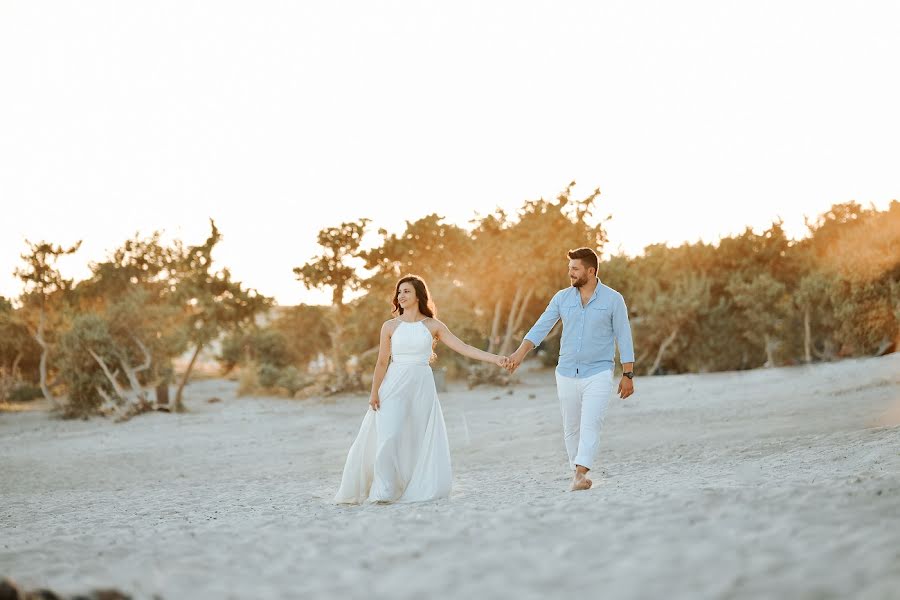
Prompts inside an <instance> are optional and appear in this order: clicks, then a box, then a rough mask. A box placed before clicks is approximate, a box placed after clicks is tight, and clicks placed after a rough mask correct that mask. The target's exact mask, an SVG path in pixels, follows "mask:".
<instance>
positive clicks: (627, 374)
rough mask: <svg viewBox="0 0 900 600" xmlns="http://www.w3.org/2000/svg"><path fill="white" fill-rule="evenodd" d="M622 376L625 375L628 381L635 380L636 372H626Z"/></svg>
mask: <svg viewBox="0 0 900 600" xmlns="http://www.w3.org/2000/svg"><path fill="white" fill-rule="evenodd" d="M622 375H624V376H625V377H627V378H628V379H634V371H625V372H624V373H622Z"/></svg>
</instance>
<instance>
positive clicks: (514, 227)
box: [0, 183, 900, 414]
mask: <svg viewBox="0 0 900 600" xmlns="http://www.w3.org/2000/svg"><path fill="white" fill-rule="evenodd" d="M573 186H574V183H573V184H570V185H569V186H568V187H567V188H566V189H565V190H564V191H563V192H562V193H561V194H560V195H559V196H557V197H556V198H554V199H552V200H544V199H540V200H534V201H527V202H525V203H524V204H523V206H522V207H521V208H520V209H519V210H518V211H516V213H515V214H508V213H506V212H504V211H501V210H497V211H494V212H492V213H490V214H488V215H486V216H480V217H476V218H475V219H473V221H472V222H471V226H470V227H469V228H462V227H458V226H456V225H453V224H449V223H445V222H444V221H443V219H442V218H441V217H440V216H438V215H434V214H433V215H429V216H426V217H423V218H421V219H419V220H417V221H411V222H407V225H406V229H405V230H404V231H403V232H400V233H395V234H391V233H388V232H386V231H384V230H379V231H378V234H379V235H380V242H379V244H378V245H377V247H375V248H373V249H369V250H363V249H362V238H363V236H364V234H365V233H366V232H367V230H368V228H369V224H370V221H369V220H368V219H360V220H359V221H356V222H350V223H342V224H341V225H339V226H335V227H329V228H326V229H323V230H322V231H321V232H320V233H319V236H318V242H319V245H320V246H321V253H320V255H319V256H316V257H314V258H313V259H312V260H310V261H309V262H308V263H306V264H303V265H299V266H297V267H296V268H295V269H294V277H295V278H296V279H297V280H298V282H299V284H302V285H304V286H307V287H309V288H320V289H327V290H329V291H330V292H331V295H332V305H331V306H327V307H323V306H306V305H300V306H295V307H273V306H272V302H271V299H269V298H265V297H264V296H261V295H259V294H257V293H256V292H254V291H253V290H247V289H245V288H244V287H243V286H242V285H241V284H240V283H239V282H235V281H232V279H231V277H230V274H229V273H228V271H227V269H219V270H214V269H213V268H212V259H211V256H210V253H211V251H212V248H213V247H214V246H215V244H216V243H217V242H218V241H219V239H220V234H219V232H218V230H217V229H216V228H215V225H213V228H212V233H211V235H210V237H209V239H207V240H206V241H205V242H204V243H203V244H200V245H198V246H184V245H182V244H181V243H180V242H176V243H175V244H173V245H170V246H165V245H163V244H161V242H160V236H159V234H158V233H157V234H153V235H152V236H151V237H150V238H148V239H141V238H139V237H135V238H134V239H133V240H130V241H128V242H127V243H126V244H125V245H123V247H122V248H120V249H118V250H116V251H115V252H114V253H113V254H112V255H111V257H110V259H109V260H108V261H106V262H103V263H98V264H96V265H92V276H91V277H90V278H89V279H88V280H86V281H82V282H79V283H78V284H77V285H75V284H73V283H72V282H67V281H64V280H62V279H61V278H60V277H59V275H58V272H57V271H56V270H55V267H54V266H53V265H54V261H55V259H56V258H57V257H59V256H61V255H62V254H64V253H66V252H68V251H75V250H76V248H60V247H56V246H52V245H49V244H39V245H31V246H30V252H29V253H28V254H26V255H23V263H24V265H25V266H23V267H22V268H20V269H19V270H18V271H17V274H18V275H19V277H20V278H21V279H22V281H23V283H24V284H25V286H26V287H25V292H24V293H23V295H22V296H21V297H20V298H19V299H18V302H17V304H16V307H13V305H12V304H11V303H10V302H8V301H0V361H2V362H0V364H2V366H0V369H2V371H0V373H2V375H3V376H2V380H3V382H4V383H3V384H2V386H3V387H0V393H3V394H6V396H7V397H10V396H12V397H22V396H24V395H28V394H29V393H30V394H35V393H37V388H38V387H41V388H43V391H41V394H43V395H45V396H48V397H52V398H54V399H55V396H56V394H64V395H65V396H66V397H67V402H66V403H65V407H66V410H67V411H68V412H69V413H71V414H82V413H84V412H92V411H98V410H99V411H103V412H115V413H117V414H133V413H134V412H140V411H141V410H149V409H152V408H154V407H158V406H160V405H161V404H164V403H163V402H162V401H161V400H160V398H161V397H163V399H164V396H165V391H166V390H167V389H168V384H169V383H176V384H178V385H179V386H180V387H183V384H184V382H185V381H187V377H188V376H189V374H190V366H189V367H188V369H187V373H185V374H183V375H182V376H181V377H180V378H178V379H177V380H176V378H175V374H174V373H173V371H172V360H173V358H174V357H176V356H180V355H181V354H184V353H185V352H187V351H188V350H189V349H190V350H191V352H192V356H193V357H195V358H196V356H197V353H198V352H199V350H200V349H201V348H204V347H207V346H209V344H211V343H212V342H213V341H214V340H217V339H220V340H221V352H220V355H219V359H220V362H221V364H222V366H223V368H224V370H225V371H226V372H227V371H230V370H232V369H237V370H238V371H239V372H240V378H241V387H242V389H243V390H244V391H246V392H258V391H261V390H264V391H266V392H268V393H278V394H283V395H316V394H327V393H330V392H336V391H341V390H348V389H362V388H364V387H365V386H366V385H367V384H368V377H370V374H371V368H372V365H373V363H374V360H375V357H376V352H377V344H378V333H379V330H380V327H381V323H382V322H383V321H384V320H385V319H387V318H390V299H391V296H392V293H393V289H394V284H395V283H396V280H397V279H398V278H399V277H400V276H402V275H404V274H407V273H416V274H419V275H421V276H422V277H424V278H425V280H426V281H427V282H428V284H429V286H430V288H431V292H432V295H433V296H434V298H435V300H436V303H437V307H438V317H439V318H441V319H442V320H443V321H445V322H446V323H447V324H448V326H449V327H450V328H451V330H453V331H454V332H455V333H456V334H457V335H459V336H460V337H461V338H463V339H464V340H466V341H467V342H469V343H472V344H473V345H477V346H479V347H482V348H485V349H488V350H490V351H493V352H498V353H501V354H505V353H509V352H511V351H512V350H513V349H514V348H515V347H516V345H517V344H518V342H519V341H520V340H521V338H522V336H523V335H524V334H525V332H526V331H527V329H528V328H529V327H530V326H531V325H532V323H533V322H534V321H535V319H536V318H537V317H538V315H539V314H540V313H541V312H542V311H543V309H544V308H545V306H546V304H547V302H548V300H549V299H550V297H551V296H552V294H553V293H554V292H555V291H556V290H558V289H560V288H561V287H564V286H566V285H568V279H567V275H566V263H567V259H566V257H565V252H566V250H568V249H570V248H575V247H579V246H590V247H593V248H596V249H597V250H598V251H602V249H603V246H604V245H605V243H606V235H605V231H604V228H603V223H604V222H603V221H600V222H599V224H598V219H596V218H594V217H593V215H592V211H594V210H595V209H596V204H597V200H598V198H599V191H598V190H594V191H593V192H592V193H590V194H588V195H587V196H586V197H584V198H582V199H575V198H573V197H572V191H573ZM808 230H809V231H808V235H807V236H805V237H804V238H802V239H800V240H791V239H789V238H788V237H787V236H786V235H785V233H784V231H783V229H782V227H781V224H780V223H779V222H774V223H772V225H771V227H769V228H768V229H767V230H766V231H763V232H762V233H756V232H754V231H752V230H750V229H749V228H748V229H747V230H746V231H744V232H743V233H741V234H740V235H736V236H731V237H727V238H724V239H721V240H720V241H719V242H718V243H716V244H704V243H694V244H683V245H681V246H677V247H667V246H665V245H654V246H649V247H647V248H646V249H645V251H644V253H643V254H642V255H641V256H638V257H634V258H630V257H626V256H613V257H612V258H610V259H609V260H606V261H604V262H603V263H601V265H600V273H599V275H600V278H601V280H602V281H603V282H604V283H607V284H608V285H611V286H612V287H614V288H615V289H617V290H619V291H621V292H622V293H623V294H624V296H625V299H626V302H627V303H628V306H629V313H630V316H631V322H632V327H633V329H634V337H635V348H636V352H637V365H636V366H637V369H638V371H639V372H641V373H644V374H661V373H680V372H706V371H720V370H732V369H749V368H755V367H760V366H773V365H790V364H801V363H809V362H814V361H828V360H834V359H837V358H841V357H849V356H868V355H876V354H882V353H885V352H889V351H893V350H894V349H896V347H897V342H898V337H900V334H898V331H900V330H898V322H900V203H898V202H896V201H894V202H892V203H891V204H890V206H889V207H888V209H887V210H885V211H878V210H876V209H874V208H863V207H862V206H860V205H859V204H857V203H854V202H850V203H846V204H840V205H835V206H833V207H832V209H831V210H830V211H828V212H827V213H825V214H823V215H820V216H819V217H817V218H816V219H815V220H812V221H810V222H809V223H808ZM351 293H356V295H355V296H354V298H353V299H352V300H348V299H347V297H348V296H350V295H351ZM260 317H263V318H260ZM558 344H559V331H558V328H557V330H556V331H554V332H552V333H551V335H550V336H549V337H548V339H547V340H546V341H545V342H544V344H543V345H542V349H543V350H544V352H543V353H542V354H541V355H542V356H543V359H544V360H545V362H546V363H547V364H548V365H549V364H554V363H555V359H556V350H557V348H558ZM438 354H439V359H438V363H437V366H438V367H443V368H446V369H447V370H448V372H449V374H450V375H451V376H453V375H465V376H467V377H469V380H470V382H471V383H472V384H476V383H479V382H483V381H495V382H501V383H502V382H503V381H504V377H505V372H504V371H502V370H499V369H481V368H479V367H478V366H474V365H471V364H470V363H469V361H465V360H464V359H459V358H458V357H457V356H456V355H455V354H453V353H451V352H449V351H447V352H441V351H439V353H438ZM192 362H193V361H192ZM335 365H339V366H340V368H335ZM311 367H312V368H311ZM51 380H54V381H51ZM42 381H43V384H41V382H42ZM180 387H179V391H178V392H177V393H176V405H178V404H179V403H180V396H181V392H180ZM148 388H150V389H152V388H156V389H157V395H156V399H155V400H154V399H151V398H150V397H149V395H148V392H147V391H146V390H147V389H148ZM23 390H24V391H23ZM16 394H18V396H16Z"/></svg>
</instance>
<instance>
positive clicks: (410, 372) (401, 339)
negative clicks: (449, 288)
mask: <svg viewBox="0 0 900 600" xmlns="http://www.w3.org/2000/svg"><path fill="white" fill-rule="evenodd" d="M393 305H394V310H393V313H395V314H397V317H396V318H394V319H391V320H389V321H386V322H385V323H384V325H382V327H381V342H380V345H379V348H378V361H377V362H376V364H375V375H374V378H373V380H372V393H371V395H370V397H369V407H370V409H369V410H368V411H367V412H366V416H365V418H364V419H363V422H362V426H361V427H360V429H359V434H358V435H357V436H356V441H354V442H353V445H352V446H351V447H350V453H349V454H348V456H347V463H346V464H345V465H344V475H343V477H342V478H341V487H340V489H339V490H338V493H337V496H335V502H337V503H339V504H360V503H362V502H364V501H366V500H369V501H370V502H421V501H423V500H433V499H435V498H444V497H446V496H448V495H449V494H450V486H451V481H452V477H453V476H452V471H451V469H450V446H449V444H448V443H447V430H446V428H445V427H444V415H443V413H442V412H441V405H440V402H438V396H437V390H436V389H435V386H434V376H433V375H432V372H431V367H430V366H429V362H430V359H431V356H432V349H433V348H434V344H436V343H437V341H442V342H444V343H445V344H446V345H447V346H448V347H450V349H452V350H455V351H456V352H459V353H460V354H462V355H463V356H467V357H469V358H474V359H476V360H481V361H485V362H490V363H494V364H496V365H497V366H500V367H505V366H506V363H507V359H506V357H502V356H498V355H496V354H491V353H490V352H484V351H483V350H479V349H477V348H473V347H472V346H469V345H468V344H465V343H464V342H462V341H461V340H460V339H459V338H458V337H456V336H455V335H453V334H452V333H451V332H450V330H449V329H447V326H446V325H444V324H443V323H441V322H440V321H438V320H437V319H435V318H434V313H435V309H434V304H433V303H432V301H431V297H430V295H429V293H428V287H427V286H426V285H425V282H424V281H423V280H422V279H421V278H420V277H417V276H415V275H407V276H406V277H404V278H402V279H401V280H400V281H398V282H397V287H396V289H395V291H394V299H393ZM388 359H390V364H388Z"/></svg>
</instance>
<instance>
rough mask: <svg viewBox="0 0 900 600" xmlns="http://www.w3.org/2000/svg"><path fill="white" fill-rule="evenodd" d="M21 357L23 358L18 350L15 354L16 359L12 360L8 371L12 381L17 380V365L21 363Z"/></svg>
mask: <svg viewBox="0 0 900 600" xmlns="http://www.w3.org/2000/svg"><path fill="white" fill-rule="evenodd" d="M23 356H25V354H24V353H23V352H22V351H21V350H20V351H19V353H18V354H16V357H15V358H14V359H13V362H12V368H11V369H10V371H9V374H10V375H11V376H12V378H13V379H18V378H19V363H20V362H21V361H22V357H23Z"/></svg>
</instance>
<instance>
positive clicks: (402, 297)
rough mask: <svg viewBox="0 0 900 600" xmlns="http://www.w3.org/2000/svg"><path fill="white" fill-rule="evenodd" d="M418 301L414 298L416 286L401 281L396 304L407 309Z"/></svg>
mask: <svg viewBox="0 0 900 600" xmlns="http://www.w3.org/2000/svg"><path fill="white" fill-rule="evenodd" d="M418 303H419V300H418V298H416V288H414V287H413V285H412V284H411V283H409V282H406V281H404V282H403V283H401V284H400V289H399V290H397V304H399V305H400V308H402V309H403V310H409V309H410V308H413V307H414V306H416V305H417V304H418Z"/></svg>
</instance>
